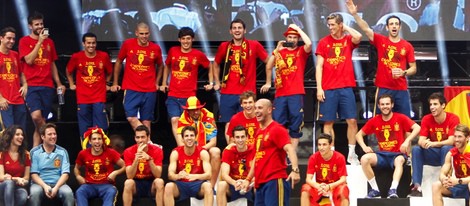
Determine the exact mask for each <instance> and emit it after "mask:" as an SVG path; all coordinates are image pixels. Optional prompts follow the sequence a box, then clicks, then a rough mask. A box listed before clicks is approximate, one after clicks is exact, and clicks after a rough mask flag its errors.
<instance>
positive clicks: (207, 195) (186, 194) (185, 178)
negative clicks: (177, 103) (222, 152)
mask: <svg viewBox="0 0 470 206" xmlns="http://www.w3.org/2000/svg"><path fill="white" fill-rule="evenodd" d="M196 132H197V131H196V128H194V127H192V126H185V127H184V128H183V129H182V130H181V133H182V134H183V144H184V145H183V146H179V147H176V148H175V149H173V151H172V152H171V155H170V165H169V166H168V179H169V180H172V181H174V182H169V183H167V184H166V186H165V196H164V199H165V205H166V206H172V205H175V198H177V201H181V200H185V199H187V198H190V197H196V198H204V205H205V206H212V204H213V202H214V195H213V192H212V185H211V184H210V183H209V182H207V180H209V179H210V177H211V165H210V164H209V154H208V153H207V151H206V150H204V149H202V148H201V147H198V146H197V145H196V135H197V133H196Z"/></svg>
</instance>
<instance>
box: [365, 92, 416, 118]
mask: <svg viewBox="0 0 470 206" xmlns="http://www.w3.org/2000/svg"><path fill="white" fill-rule="evenodd" d="M382 94H389V95H391V96H392V97H393V102H394V104H393V109H392V111H394V112H398V113H402V114H404V115H406V116H408V117H409V118H411V102H410V93H409V92H408V90H391V89H385V88H377V91H376V95H375V109H374V114H380V109H379V106H378V103H379V97H380V96H381V95H382ZM374 116H375V115H374Z"/></svg>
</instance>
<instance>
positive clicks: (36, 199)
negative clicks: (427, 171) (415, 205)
mask: <svg viewBox="0 0 470 206" xmlns="http://www.w3.org/2000/svg"><path fill="white" fill-rule="evenodd" d="M346 7H347V9H348V11H349V13H350V14H351V15H352V16H353V17H354V19H355V21H356V23H357V25H358V26H359V28H360V29H361V30H362V31H363V32H364V34H365V36H367V38H368V39H369V40H370V42H371V44H372V45H374V46H375V47H376V49H377V58H378V60H377V62H378V66H377V77H376V86H377V95H376V96H377V97H376V106H377V108H378V111H377V112H376V113H377V115H376V116H374V117H373V118H371V119H369V120H368V121H367V122H366V124H365V125H364V126H363V127H362V128H360V129H359V128H358V125H357V120H356V116H357V114H356V105H355V104H356V103H355V102H356V101H355V97H354V91H353V90H354V87H355V86H356V80H355V77H354V70H353V64H352V51H353V49H354V48H356V47H357V46H358V44H359V43H360V41H361V38H362V34H361V33H360V32H358V31H356V30H355V29H353V28H351V27H349V26H347V25H345V24H343V17H342V16H341V15H340V14H337V13H334V14H331V15H329V16H328V17H327V26H328V28H329V30H330V35H328V36H326V37H324V38H322V39H321V40H320V41H319V43H318V46H317V48H316V51H315V53H314V54H315V55H316V57H317V60H316V81H317V93H316V97H317V100H318V101H319V107H318V112H317V116H318V117H317V120H318V121H321V122H322V123H323V133H322V134H320V135H319V136H317V137H316V139H315V143H316V145H317V147H318V151H317V152H315V153H314V154H312V156H311V157H310V158H309V161H308V169H307V171H306V173H307V175H306V183H305V184H304V185H303V186H302V189H301V195H300V197H301V205H324V204H331V201H332V202H333V203H334V205H342V206H345V205H349V190H350V189H349V188H348V186H347V184H346V176H347V169H346V164H347V162H348V163H349V164H351V165H361V167H362V169H363V171H364V174H365V176H366V178H367V180H368V183H369V184H370V186H371V190H370V191H369V193H368V194H367V196H366V198H378V197H380V191H379V187H378V183H377V181H376V179H375V174H374V170H373V168H385V169H390V170H393V177H392V179H393V181H392V183H391V186H390V189H389V191H388V196H387V197H388V198H398V194H397V187H398V184H399V181H400V179H401V177H402V175H403V167H404V165H405V163H406V162H407V160H408V159H411V165H412V168H413V173H412V177H413V178H412V180H413V182H412V185H413V187H412V189H411V191H410V196H422V188H421V182H422V179H423V177H422V170H423V165H433V166H442V171H441V174H440V177H439V181H437V182H436V183H435V184H434V185H433V202H434V205H442V197H443V196H450V197H462V198H466V201H468V200H469V186H468V185H469V183H470V174H467V168H468V165H470V164H468V163H470V161H468V160H470V156H468V155H470V154H467V153H469V151H470V145H468V140H469V137H470V129H469V127H468V125H462V124H459V117H458V116H456V115H454V114H452V113H449V112H445V111H444V109H445V106H446V103H447V102H446V99H445V98H444V96H443V95H442V93H439V92H436V93H433V94H432V95H431V96H430V97H429V100H428V101H429V107H430V111H431V114H428V115H426V116H425V117H423V119H422V121H421V126H420V125H418V124H417V123H416V122H414V121H413V120H411V119H410V117H409V116H410V106H409V102H410V98H409V92H408V90H407V76H411V75H413V74H415V73H416V70H417V68H416V62H415V58H414V49H413V47H412V46H411V44H410V43H409V42H407V41H406V40H404V39H402V38H401V37H400V36H399V31H400V28H401V22H400V18H399V17H397V16H389V17H388V19H387V25H386V27H387V30H388V31H389V33H388V36H384V35H381V34H378V33H374V31H373V30H372V29H371V28H370V27H369V25H368V24H367V22H365V21H364V20H363V19H362V18H361V16H359V15H358V13H357V7H356V5H354V2H353V1H352V0H348V1H347V2H346ZM43 20H44V17H43V16H42V14H40V13H37V12H35V13H33V14H32V15H30V16H29V17H28V24H29V28H30V30H31V33H30V35H28V36H25V37H22V38H21V39H20V41H19V53H17V52H15V51H13V50H12V48H13V45H14V43H15V38H16V36H15V33H16V32H15V30H14V29H13V28H11V27H7V28H4V29H2V30H1V31H0V42H1V43H0V73H1V76H0V113H1V116H0V117H1V121H0V124H1V126H2V134H1V142H0V143H1V144H0V146H1V148H0V149H1V153H0V194H1V195H0V196H1V197H0V200H1V201H3V202H4V203H5V205H26V204H29V205H41V200H43V199H44V198H49V199H54V198H59V199H60V200H61V202H62V203H63V205H74V204H75V203H76V204H77V205H88V201H89V200H90V199H91V198H101V199H103V205H113V204H115V200H116V197H117V189H116V186H115V185H114V183H115V180H116V177H117V176H118V175H120V174H125V176H126V180H125V182H124V185H123V188H124V190H123V194H122V200H123V204H124V205H126V206H127V205H131V204H132V202H133V200H134V199H136V198H140V197H153V198H154V199H155V204H156V205H157V206H161V205H175V202H178V201H181V200H184V199H187V198H189V197H196V198H199V199H203V202H204V205H212V204H213V202H214V195H217V196H216V197H217V198H216V199H217V200H216V202H217V205H226V204H227V201H233V200H236V199H238V198H241V197H244V198H247V199H248V200H249V201H253V202H254V204H255V205H289V198H290V197H291V193H290V192H291V190H292V188H293V187H294V185H295V184H296V183H297V182H299V180H300V178H301V177H300V169H299V165H298V159H297V154H296V149H297V145H298V142H299V138H300V137H302V136H303V134H302V126H303V116H304V113H303V111H304V104H303V103H304V100H303V99H304V96H305V89H304V85H303V82H304V71H305V65H306V63H307V61H308V56H309V55H311V54H312V49H313V48H312V47H313V46H312V41H311V40H310V38H309V37H308V36H307V34H306V33H305V32H304V31H302V29H301V28H300V27H299V26H297V25H295V24H291V25H289V27H288V29H287V31H286V32H285V33H284V34H283V35H284V36H285V39H284V40H280V41H279V42H278V43H277V46H276V48H275V49H274V51H273V52H272V53H271V54H268V53H267V52H266V50H265V49H264V48H263V46H262V45H261V44H260V43H259V42H258V41H255V40H248V39H246V38H245V33H246V32H247V31H246V28H245V23H244V22H243V20H241V19H234V20H233V21H232V22H231V24H230V30H229V31H230V34H231V35H232V39H231V40H230V41H227V42H223V43H221V45H220V46H219V47H218V51H217V53H216V56H215V59H214V62H210V61H209V60H208V58H207V56H206V55H205V54H204V53H203V52H201V51H199V50H197V49H195V48H192V43H193V41H194V31H193V30H192V29H191V28H189V27H183V28H181V29H180V30H179V33H178V41H179V42H180V46H175V47H173V48H171V49H170V50H169V52H168V56H167V58H166V60H164V59H163V57H162V51H161V49H160V46H159V45H158V44H156V43H153V42H151V41H149V36H150V29H149V26H148V25H147V24H146V23H144V22H141V23H139V24H138V25H137V27H136V29H135V35H136V38H130V39H127V40H125V41H124V43H123V44H122V47H121V49H120V51H119V54H118V57H117V60H116V62H115V64H114V66H113V65H112V63H111V61H110V58H109V56H108V54H107V53H106V52H103V51H99V50H96V45H97V38H98V37H97V36H96V35H94V34H93V33H85V34H84V35H83V38H82V42H83V51H79V52H77V53H75V54H73V55H72V58H71V59H70V61H69V62H68V64H67V67H66V72H67V78H68V81H69V88H66V87H65V85H63V84H62V83H61V82H60V80H59V77H58V72H57V66H56V65H55V63H54V62H55V60H57V53H56V51H55V47H54V42H53V41H52V40H51V39H50V38H49V37H48V36H49V33H48V30H47V29H45V27H44V21H43ZM301 41H303V44H300V42H301ZM124 60H125V63H124ZM257 60H259V61H262V62H264V63H265V64H266V84H264V85H263V86H262V87H261V88H260V92H261V93H266V92H268V91H269V90H271V87H272V86H273V85H274V89H275V97H274V101H271V100H269V99H263V98H261V99H257V98H256V91H257V88H256V63H257ZM123 64H124V65H123ZM122 68H124V75H123V80H122V85H120V84H119V82H120V81H119V77H120V76H121V70H122ZM199 68H204V69H208V71H209V72H208V79H209V83H208V84H207V85H204V89H205V90H207V91H210V90H215V91H220V96H218V98H219V99H218V102H219V106H220V108H219V110H218V116H215V115H214V113H212V112H211V111H209V110H208V109H206V108H204V106H205V104H203V103H201V102H200V101H199V99H198V98H197V97H196V90H197V80H198V69H199ZM273 76H274V77H273ZM54 82H55V85H54ZM107 82H110V84H107ZM273 82H274V84H273ZM66 89H70V90H75V91H76V94H77V105H78V106H77V116H78V125H79V132H80V136H81V140H82V141H83V150H82V151H80V152H79V154H78V156H77V159H76V160H75V166H74V168H73V172H74V176H75V178H76V179H77V182H78V183H79V185H80V187H79V188H78V189H77V190H76V191H75V193H74V191H73V190H72V189H71V188H70V187H69V186H68V185H67V180H68V178H69V174H70V172H71V171H70V170H71V164H70V159H69V155H68V153H67V148H63V147H61V146H59V145H57V144H56V141H57V136H58V135H57V132H56V126H55V124H53V123H46V119H45V115H47V114H48V113H49V111H50V110H51V105H52V98H51V97H53V96H55V94H54V93H56V90H57V91H62V92H65V91H66ZM108 90H109V91H111V92H117V91H120V90H124V91H125V92H124V101H123V106H124V110H125V114H126V117H127V120H128V122H129V124H130V125H131V127H132V129H133V131H134V134H135V135H134V140H135V144H134V145H132V146H130V147H128V148H126V149H125V150H124V151H123V153H122V154H120V153H119V152H117V151H116V150H114V149H113V148H111V147H110V146H109V145H110V142H111V141H110V138H108V136H107V129H108V124H109V123H108V119H107V116H106V110H105V108H104V104H105V102H106V92H107V91H108ZM157 91H161V92H164V93H168V98H167V100H166V107H167V110H168V117H169V121H170V122H171V131H172V134H173V135H174V138H175V142H176V143H177V147H176V148H172V149H173V150H172V152H171V155H170V157H169V160H170V162H169V166H168V171H163V165H162V164H163V163H162V161H163V150H164V149H165V150H167V149H170V148H161V146H159V145H156V144H154V143H152V142H151V141H150V136H151V130H150V128H151V123H152V121H153V120H154V118H155V117H154V109H155V104H156V101H157V95H156V94H157ZM62 94H63V93H62ZM27 111H29V113H30V115H31V118H32V120H33V123H34V126H35V129H34V131H31V132H33V133H34V135H33V137H34V138H33V145H32V146H33V148H32V149H31V150H30V151H28V147H27V143H26V139H25V132H26V131H25V128H26V115H27ZM338 118H339V119H344V120H346V122H347V125H348V128H347V134H346V137H347V139H348V144H349V152H348V155H347V157H344V156H343V155H342V154H341V153H339V152H337V151H334V142H335V138H336V136H340V135H338V134H337V133H335V132H334V130H333V124H334V122H335V121H337V119H338ZM216 122H222V123H226V124H225V128H223V129H222V131H223V133H224V136H225V137H226V141H227V143H228V146H227V147H226V148H225V149H223V150H222V151H221V149H220V148H218V147H217V133H218V131H220V129H218V128H217V124H216ZM370 134H375V137H376V138H377V141H378V146H379V151H374V150H373V149H372V148H371V147H370V146H368V145H367V144H366V142H365V140H364V136H366V135H370ZM418 136H419V137H418ZM417 137H418V138H417ZM414 139H418V141H417V142H418V143H417V145H415V146H412V141H413V140H414ZM356 143H357V144H358V145H359V146H360V147H361V149H362V150H363V152H364V153H365V154H364V155H362V156H361V157H359V156H358V155H357V154H356V152H355V149H356ZM409 156H411V158H409ZM467 161H468V163H467ZM289 165H290V166H289ZM289 167H290V169H288V168H289ZM83 168H84V170H83ZM451 169H453V170H454V171H455V176H451V175H449V171H450V170H451ZM162 173H167V175H168V181H167V182H165V181H166V180H164V179H162ZM219 174H220V175H219ZM214 188H216V189H217V192H216V194H215V193H214ZM273 197H278V198H273ZM328 202H330V203H328Z"/></svg>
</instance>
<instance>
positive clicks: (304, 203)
mask: <svg viewBox="0 0 470 206" xmlns="http://www.w3.org/2000/svg"><path fill="white" fill-rule="evenodd" d="M300 206H310V194H309V193H308V192H305V191H303V192H302V193H301V194H300Z"/></svg>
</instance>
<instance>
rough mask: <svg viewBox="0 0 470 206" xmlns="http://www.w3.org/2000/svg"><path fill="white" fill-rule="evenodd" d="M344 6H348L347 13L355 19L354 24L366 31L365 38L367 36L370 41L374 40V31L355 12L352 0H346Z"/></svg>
mask: <svg viewBox="0 0 470 206" xmlns="http://www.w3.org/2000/svg"><path fill="white" fill-rule="evenodd" d="M346 7H347V8H348V11H349V13H350V14H351V15H352V16H353V17H354V20H356V24H357V25H358V26H359V28H361V30H362V31H363V32H365V33H366V36H367V38H369V40H370V41H374V31H373V30H372V29H371V28H370V27H369V24H367V22H366V21H364V19H362V18H361V17H360V16H359V15H358V14H357V6H356V5H355V4H354V2H353V1H352V0H347V1H346Z"/></svg>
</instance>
